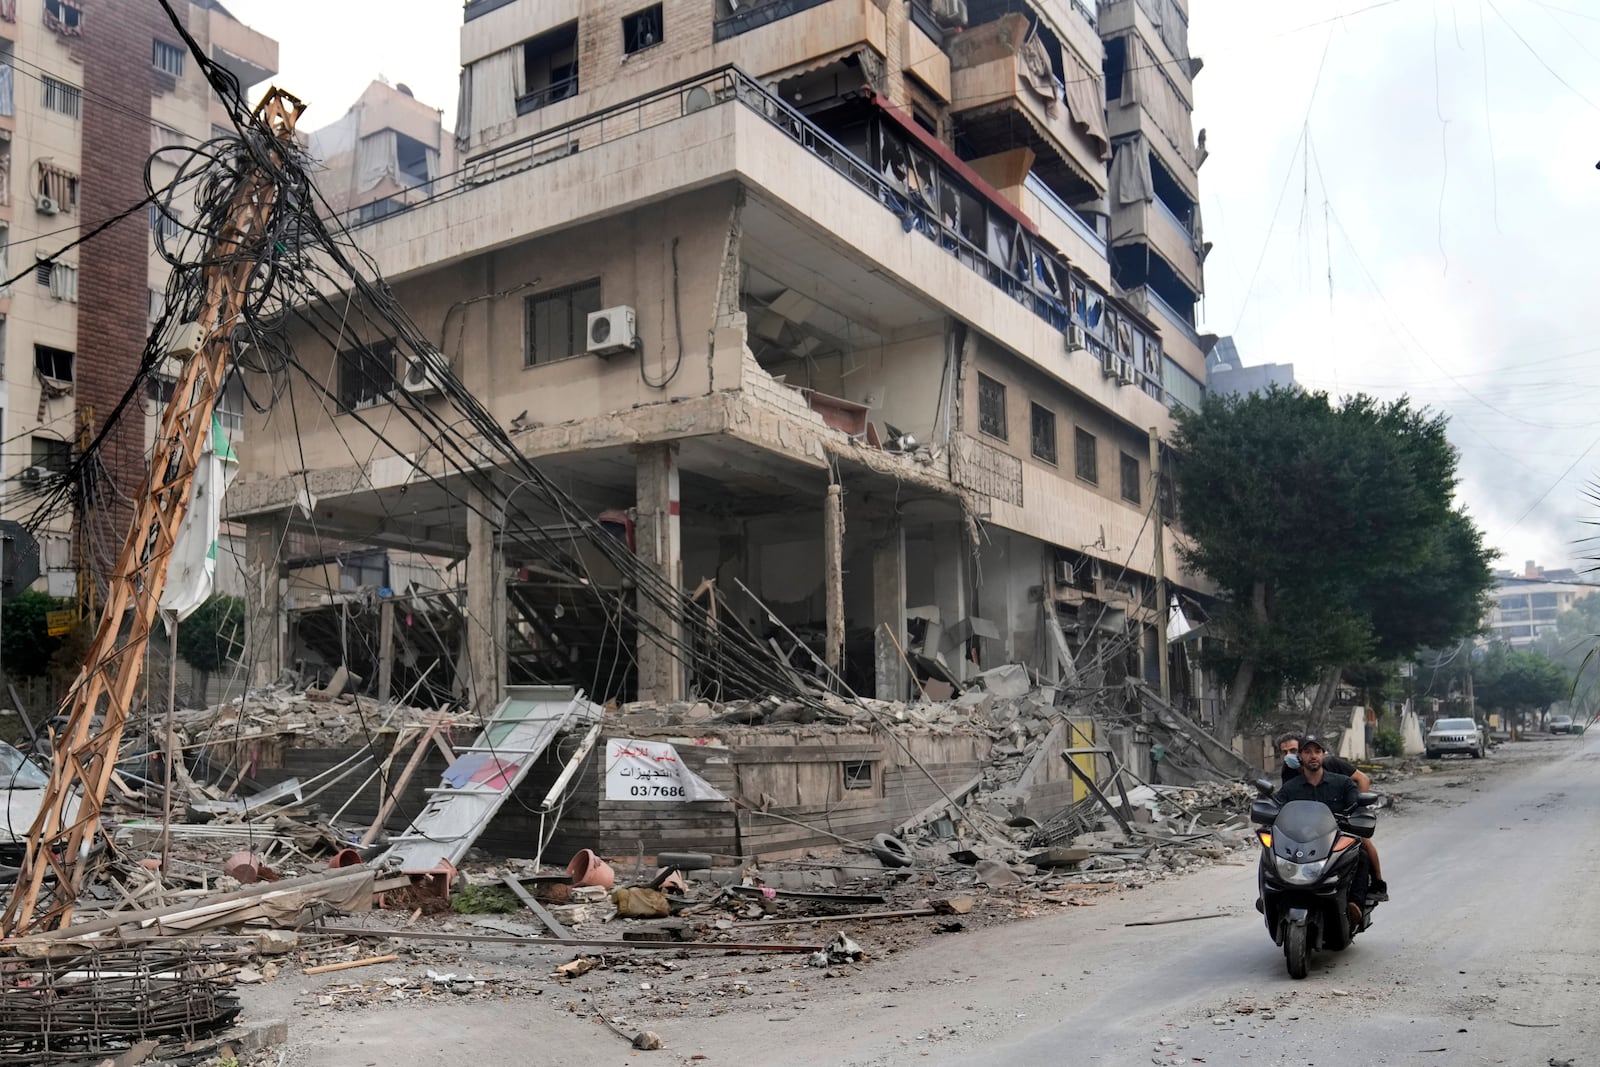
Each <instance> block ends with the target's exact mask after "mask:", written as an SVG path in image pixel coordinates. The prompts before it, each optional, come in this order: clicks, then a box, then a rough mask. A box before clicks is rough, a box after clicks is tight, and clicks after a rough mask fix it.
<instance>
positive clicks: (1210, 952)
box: [250, 735, 1600, 1067]
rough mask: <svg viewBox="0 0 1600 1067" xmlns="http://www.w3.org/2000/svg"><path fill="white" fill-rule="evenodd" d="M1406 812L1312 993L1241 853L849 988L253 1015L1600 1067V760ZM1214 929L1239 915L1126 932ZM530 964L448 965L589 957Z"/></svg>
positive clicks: (506, 1030)
mask: <svg viewBox="0 0 1600 1067" xmlns="http://www.w3.org/2000/svg"><path fill="white" fill-rule="evenodd" d="M1387 788H1388V789H1389V791H1390V792H1391V793H1392V794H1393V795H1395V796H1396V797H1397V798H1398V799H1397V806H1396V809H1395V810H1394V811H1392V812H1385V813H1384V815H1383V816H1382V818H1381V821H1380V826H1379V838H1378V839H1379V841H1380V842H1381V844H1382V855H1383V857H1384V864H1385V867H1386V873H1387V874H1388V876H1389V882H1390V885H1391V888H1392V891H1393V894H1394V897H1395V899H1394V900H1393V901H1392V902H1390V903H1389V904H1387V905H1385V906H1384V907H1383V908H1382V909H1381V910H1380V911H1379V913H1378V917H1377V925H1376V926H1375V927H1374V929H1372V930H1370V931H1369V932H1368V933H1367V934H1365V935H1363V937H1362V938H1361V939H1360V940H1359V941H1357V943H1356V944H1355V946H1354V947H1353V948H1352V949H1351V950H1350V951H1348V952H1346V953H1344V954H1342V955H1320V956H1318V957H1317V958H1316V960H1315V962H1314V964H1313V969H1312V974H1311V976H1310V977H1309V978H1308V979H1306V980H1305V981H1302V982H1294V981H1291V980H1290V979H1289V978H1288V977H1287V975H1286V974H1285V972H1284V967H1283V958H1282V954H1281V953H1280V951H1279V950H1278V949H1276V948H1275V947H1274V946H1273V945H1272V943H1271V941H1270V940H1269V939H1268V937H1267V935H1266V933H1265V931H1264V930H1263V929H1262V926H1261V923H1260V920H1259V918H1258V916H1257V915H1256V913H1255V911H1254V910H1253V909H1252V908H1251V900H1252V899H1253V896H1252V894H1253V880H1254V869H1253V865H1252V864H1250V863H1244V862H1243V861H1244V860H1245V859H1246V856H1245V855H1244V854H1241V855H1240V856H1237V857H1235V858H1233V859H1232V860H1230V862H1229V863H1228V864H1223V865H1218V866H1215V867H1210V868H1206V869H1203V870H1200V871H1198V872H1195V873H1192V874H1188V875H1185V876H1183V877H1180V878H1174V879H1170V880H1167V881H1163V882H1159V883H1156V884H1154V885H1151V886H1149V887H1147V888H1144V889H1138V890H1127V891H1124V892H1122V893H1121V894H1120V895H1111V894H1107V895H1105V896H1102V897H1100V898H1099V900H1100V903H1098V904H1097V905H1096V906H1094V907H1083V908H1071V909H1061V910H1060V911H1056V912H1051V913H1049V914H1048V915H1047V916H1046V917H1042V918H1038V919H1033V920H1028V921H1023V922H1017V923H1013V924H1010V925H1008V926H1002V927H994V928H988V929H980V930H972V931H969V932H965V933H959V934H952V935H948V936H942V937H937V938H934V939H933V940H932V941H930V942H928V943H926V944H924V945H922V946H919V947H917V948H915V949H912V950H908V951H905V952H894V951H892V949H893V947H894V938H895V929H894V925H893V924H882V923H880V924H876V925H875V926H865V925H864V926H862V927H860V928H859V929H851V930H850V932H851V934H852V936H854V937H856V938H857V939H858V940H859V941H860V942H861V943H862V945H863V946H864V947H865V948H866V950H867V952H868V955H869V957H870V962H866V963H863V964H859V965H856V966H854V967H846V968H843V969H839V968H835V969H831V970H830V971H827V972H820V971H817V970H815V969H811V968H806V967H805V966H804V964H803V962H801V963H797V962H796V961H794V960H783V959H772V958H763V959H743V960H741V959H737V958H733V957H727V956H721V955H716V956H710V957H706V956H701V957H698V958H690V959H675V960H671V961H666V966H665V967H659V966H656V965H650V966H646V967H642V968H640V967H634V968H632V969H630V970H621V969H620V968H612V969H610V970H605V971H596V972H593V973H591V974H590V975H586V976H585V977H584V978H583V979H580V980H579V981H578V982H575V983H573V984H572V985H571V986H566V987H556V988H550V989H548V990H546V991H544V992H543V993H542V995H532V994H531V993H530V992H528V991H527V990H523V991H522V992H521V995H518V996H513V997H510V998H507V999H501V1000H496V999H480V998H476V997H474V998H471V999H463V1000H461V1001H459V1002H454V1003H452V1002H448V1001H447V1002H443V1003H429V1004H408V1003H406V1002H405V1001H404V1000H401V1001H398V1002H393V1003H383V1004H378V1005H371V1006H366V1007H362V1008H358V1009H355V1010H342V1009H338V1008H332V1007H319V1006H318V1004H317V997H316V986H315V980H313V979H306V978H303V977H301V976H299V975H294V974H285V975H284V976H283V977H282V978H281V979H280V980H278V981H277V982H274V983H272V984H271V985H270V986H265V987H259V988H257V989H255V990H253V991H252V992H251V998H252V999H251V1001H250V1003H251V1009H250V1014H251V1015H252V1016H258V1017H259V1016H263V1015H266V1014H270V1013H272V1012H274V1011H276V1012H278V1013H279V1014H281V1015H282V1016H284V1017H287V1018H288V1019H289V1020H290V1023H291V1030H292V1034H293V1036H292V1038H291V1044H290V1047H289V1048H288V1049H287V1050H285V1051H286V1055H285V1057H284V1060H283V1062H284V1063H285V1064H286V1065H292V1064H302V1065H308V1067H366V1065H369V1064H387V1063H395V1062H400V1061H401V1059H402V1058H405V1059H408V1060H409V1059H413V1058H422V1059H427V1058H432V1057H434V1056H437V1055H440V1054H446V1055H448V1056H449V1057H450V1058H451V1059H452V1060H465V1061H471V1060H480V1061H482V1062H486V1063H538V1062H554V1060H555V1059H557V1058H559V1059H561V1060H564V1061H576V1062H585V1063H623V1062H630V1063H639V1062H648V1061H649V1060H650V1059H652V1058H654V1059H657V1060H660V1061H662V1062H683V1063H687V1062H691V1060H693V1061H695V1062H708V1063H739V1064H741V1065H749V1064H790V1063H828V1064H844V1063H849V1064H860V1065H878V1064H898V1063H924V1064H927V1063H934V1064H939V1063H945V1064H967V1063H1005V1064H1019V1065H1021V1064H1061V1063H1071V1064H1102V1063H1103V1064H1119V1065H1120V1064H1135V1063H1149V1062H1155V1063H1209V1064H1232V1063H1251V1064H1316V1065H1320V1064H1327V1065H1339V1064H1351V1063H1382V1064H1416V1065H1429V1064H1439V1065H1445V1064H1449V1065H1452V1067H1454V1065H1460V1064H1496V1063H1506V1064H1519V1065H1521V1064H1538V1065H1545V1064H1557V1065H1559V1064H1563V1063H1567V1062H1571V1063H1573V1064H1583V1063H1592V1062H1594V1060H1593V1059H1592V1053H1591V1052H1590V1051H1589V1049H1590V1048H1591V1045H1592V1039H1593V1034H1594V1031H1595V1029H1596V1028H1595V1025H1594V1022H1593V1021H1592V1018H1591V1014H1590V1012H1589V1003H1588V1002H1589V998H1590V996H1591V995H1592V993H1593V992H1594V991H1595V990H1597V989H1600V954H1597V949H1600V921H1597V919H1596V917H1595V915H1594V912H1593V909H1592V908H1591V906H1590V902H1591V900H1592V895H1591V893H1590V885H1591V882H1592V880H1593V879H1594V877H1595V876H1596V874H1597V873H1600V872H1597V869H1600V860H1597V859H1596V857H1595V853H1594V849H1593V847H1592V846H1593V841H1594V831H1593V829H1591V826H1592V824H1593V823H1594V820H1595V819H1596V818H1600V800H1597V799H1596V795H1597V791H1600V736H1596V735H1590V736H1588V737H1585V738H1571V739H1554V740H1549V741H1540V742H1530V743H1524V744H1519V745H1508V746H1503V747H1502V748H1500V749H1499V750H1498V751H1497V753H1496V754H1495V756H1494V757H1493V758H1491V759H1490V760H1487V761H1484V762H1475V761H1466V760H1449V761H1446V762H1445V763H1444V764H1443V765H1439V766H1437V769H1436V771H1435V773H1432V774H1424V775H1419V776H1416V777H1412V778H1407V779H1403V780H1400V781H1397V782H1394V783H1393V784H1392V785H1391V786H1389V787H1387ZM1212 912H1226V913H1227V916H1226V917H1223V918H1211V919H1203V920H1199V921H1195V922H1186V923H1177V924H1172V925H1161V926H1146V927H1127V926H1125V925H1124V924H1125V923H1128V922H1136V921H1145V920H1150V919H1164V918H1176V917H1181V916H1186V915H1203V914H1207V913H1212ZM841 925H843V924H841ZM440 948H441V949H447V948H448V949H451V950H452V951H453V950H454V948H455V947H454V946H440ZM519 952H520V957H521V958H519V959H515V960H513V959H510V958H508V957H507V956H506V955H505V954H497V953H495V952H493V951H492V950H491V949H490V948H489V947H488V946H480V947H477V948H475V949H473V950H472V951H471V954H470V955H468V956H465V957H462V956H454V955H448V954H446V953H444V952H441V954H440V963H439V964H435V966H436V969H440V970H443V969H445V967H444V964H445V963H446V962H448V964H449V966H450V968H451V969H453V970H456V971H458V972H459V971H461V970H462V969H463V968H465V969H468V970H470V969H472V968H474V967H477V968H479V969H480V970H481V969H483V968H490V969H493V970H495V971H496V972H497V973H505V972H506V971H507V970H508V969H522V968H526V970H527V973H529V974H533V973H542V974H548V971H549V968H550V967H551V966H552V965H553V964H554V963H556V962H560V961H561V960H564V959H567V958H570V955H571V954H570V952H568V953H567V954H565V955H563V954H560V953H556V952H551V953H550V954H549V955H548V956H547V957H544V958H541V959H529V958H527V955H528V954H527V953H526V952H525V951H521V950H519ZM741 968H750V969H751V971H749V972H742V971H741ZM415 969H417V968H416V967H415V966H413V970H415ZM694 972H699V973H694ZM742 973H743V974H750V975H751V978H750V979H749V981H748V984H746V982H745V981H744V980H741V979H740V977H739V976H740V975H741V974H742ZM756 975H759V977H760V979H763V980H764V981H760V982H758V981H756V978H755V976H756ZM785 975H787V976H788V980H787V981H786V982H784V981H779V982H777V983H776V985H775V984H774V983H773V981H772V980H773V979H774V978H780V979H781V978H782V977H783V976H785ZM835 975H837V977H835ZM679 977H693V978H697V979H699V980H700V981H699V982H698V987H699V989H700V990H701V992H699V993H698V994H696V999H698V1000H699V1002H700V1003H702V1004H704V1003H705V1001H706V1000H707V999H709V1000H710V1001H711V1002H712V1007H710V1008H709V1009H703V1010H698V1011H696V1010H689V1011H687V1012H685V1011H682V1010H676V1007H675V1008H674V1010H668V1008H667V1007H666V1006H664V1005H663V1003H662V1002H663V1000H671V999H673V995H672V994H670V993H669V994H668V996H667V997H661V996H659V995H652V994H653V993H656V994H659V992H660V991H661V990H662V989H663V988H666V989H669V990H670V989H673V988H678V987H677V986H675V985H671V984H666V985H664V983H670V982H672V981H673V980H674V979H676V978H679ZM785 986H786V987H787V988H783V987H785ZM596 1009H601V1010H604V1011H606V1013H607V1014H608V1015H610V1016H612V1017H620V1018H621V1019H622V1020H623V1021H622V1023H621V1029H623V1030H625V1031H626V1032H627V1033H629V1034H631V1033H633V1032H634V1031H636V1030H639V1029H651V1030H654V1031H656V1032H657V1033H659V1034H660V1036H661V1037H662V1039H663V1041H664V1042H665V1046H666V1047H665V1049H664V1050H663V1051H660V1052H635V1051H634V1050H632V1049H631V1048H630V1047H628V1045H627V1044H626V1042H625V1041H624V1040H623V1039H622V1038H620V1037H619V1036H618V1035H617V1034H616V1033H613V1032H612V1031H611V1030H609V1029H607V1028H606V1027H604V1026H602V1025H601V1024H600V1023H599V1022H598V1021H597V1020H596V1018H595V1015H594V1012H595V1010H596ZM556 1049H559V1050H560V1051H559V1053H556V1052H554V1050H556Z"/></svg>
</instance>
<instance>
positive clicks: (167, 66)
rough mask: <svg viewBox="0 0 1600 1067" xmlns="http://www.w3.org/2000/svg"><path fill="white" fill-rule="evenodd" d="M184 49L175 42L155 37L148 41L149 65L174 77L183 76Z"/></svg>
mask: <svg viewBox="0 0 1600 1067" xmlns="http://www.w3.org/2000/svg"><path fill="white" fill-rule="evenodd" d="M183 60H184V51H183V49H181V48H179V47H178V46H177V45H175V44H168V43H167V42H165V41H163V40H161V39H160V38H157V39H155V40H153V41H151V42H150V65H151V66H152V67H154V68H156V69H157V70H159V71H160V72H161V73H163V74H170V75H172V76H173V77H174V78H181V77H183Z"/></svg>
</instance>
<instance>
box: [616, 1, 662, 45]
mask: <svg viewBox="0 0 1600 1067" xmlns="http://www.w3.org/2000/svg"><path fill="white" fill-rule="evenodd" d="M663 29H664V26H663V23H662V18H661V5H660V4H651V5H650V6H649V7H647V8H645V9H644V10H642V11H635V12H634V13H633V14H631V15H625V16H623V19H622V51H623V54H624V55H630V56H631V55H633V54H634V53H635V52H643V51H644V50H645V49H646V48H651V47H654V46H655V45H658V44H660V43H661V38H662V30H663Z"/></svg>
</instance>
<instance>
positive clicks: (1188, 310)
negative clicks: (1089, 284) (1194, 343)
mask: <svg viewBox="0 0 1600 1067" xmlns="http://www.w3.org/2000/svg"><path fill="white" fill-rule="evenodd" d="M1111 277H1112V278H1114V279H1115V280H1116V283H1117V284H1118V285H1120V286H1122V287H1123V288H1124V289H1139V288H1141V287H1143V286H1146V285H1148V286H1149V287H1150V288H1151V289H1152V290H1153V291H1154V292H1155V294H1156V295H1157V296H1159V297H1160V298H1161V299H1162V300H1163V301H1164V302H1165V303H1166V305H1167V306H1168V307H1169V308H1171V309H1172V310H1173V312H1174V313H1175V314H1176V315H1177V316H1178V317H1179V318H1180V319H1182V320H1183V321H1184V322H1186V323H1188V324H1189V325H1190V326H1193V325H1194V308H1195V302H1196V300H1195V293H1194V290H1192V289H1190V288H1189V285H1188V283H1187V282H1185V281H1184V280H1183V277H1182V276H1181V275H1180V274H1179V273H1178V272H1177V271H1175V270H1173V269H1172V265H1171V264H1169V263H1168V262H1167V261H1166V260H1164V259H1162V258H1161V257H1160V256H1159V255H1157V254H1156V253H1155V252H1154V251H1152V250H1151V248H1150V246H1149V245H1147V244H1144V243H1143V242H1135V243H1133V244H1125V245H1117V246H1116V247H1115V248H1113V249H1112V250H1111Z"/></svg>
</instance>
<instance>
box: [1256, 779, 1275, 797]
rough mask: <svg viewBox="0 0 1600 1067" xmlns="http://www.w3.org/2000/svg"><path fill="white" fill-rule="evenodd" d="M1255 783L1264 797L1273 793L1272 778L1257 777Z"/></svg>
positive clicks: (1257, 789)
mask: <svg viewBox="0 0 1600 1067" xmlns="http://www.w3.org/2000/svg"><path fill="white" fill-rule="evenodd" d="M1255 784H1256V792H1257V793H1260V794H1261V795H1262V796H1264V797H1270V796H1271V795H1272V793H1273V789H1272V780H1271V779H1270V778H1257V779H1256V783H1255Z"/></svg>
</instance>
